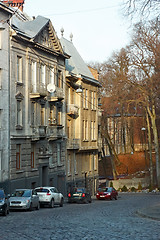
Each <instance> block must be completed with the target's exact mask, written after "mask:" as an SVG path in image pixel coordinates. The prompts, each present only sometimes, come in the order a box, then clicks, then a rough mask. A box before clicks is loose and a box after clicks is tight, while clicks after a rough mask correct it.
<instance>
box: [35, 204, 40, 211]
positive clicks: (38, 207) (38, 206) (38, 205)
mask: <svg viewBox="0 0 160 240" xmlns="http://www.w3.org/2000/svg"><path fill="white" fill-rule="evenodd" d="M39 209H40V203H39V202H38V204H37V207H36V210H39Z"/></svg>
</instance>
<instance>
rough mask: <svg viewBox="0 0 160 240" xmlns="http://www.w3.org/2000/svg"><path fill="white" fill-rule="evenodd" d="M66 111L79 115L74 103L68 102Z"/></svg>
mask: <svg viewBox="0 0 160 240" xmlns="http://www.w3.org/2000/svg"><path fill="white" fill-rule="evenodd" d="M67 113H68V114H69V115H77V116H78V115H79V107H78V106H77V105H75V104H68V105H67Z"/></svg>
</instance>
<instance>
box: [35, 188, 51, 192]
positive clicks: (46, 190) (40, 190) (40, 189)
mask: <svg viewBox="0 0 160 240" xmlns="http://www.w3.org/2000/svg"><path fill="white" fill-rule="evenodd" d="M35 191H36V192H37V193H49V190H48V189H46V188H38V189H36V190H35Z"/></svg>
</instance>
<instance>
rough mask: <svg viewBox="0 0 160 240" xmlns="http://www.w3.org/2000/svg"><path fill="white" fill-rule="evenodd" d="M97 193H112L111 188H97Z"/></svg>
mask: <svg viewBox="0 0 160 240" xmlns="http://www.w3.org/2000/svg"><path fill="white" fill-rule="evenodd" d="M98 191H99V192H112V188H99V189H98Z"/></svg>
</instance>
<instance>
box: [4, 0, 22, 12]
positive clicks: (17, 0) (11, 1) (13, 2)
mask: <svg viewBox="0 0 160 240" xmlns="http://www.w3.org/2000/svg"><path fill="white" fill-rule="evenodd" d="M24 1H25V0H8V1H7V0H3V1H2V3H4V4H6V5H7V6H9V7H17V8H19V10H21V12H23V4H24Z"/></svg>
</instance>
